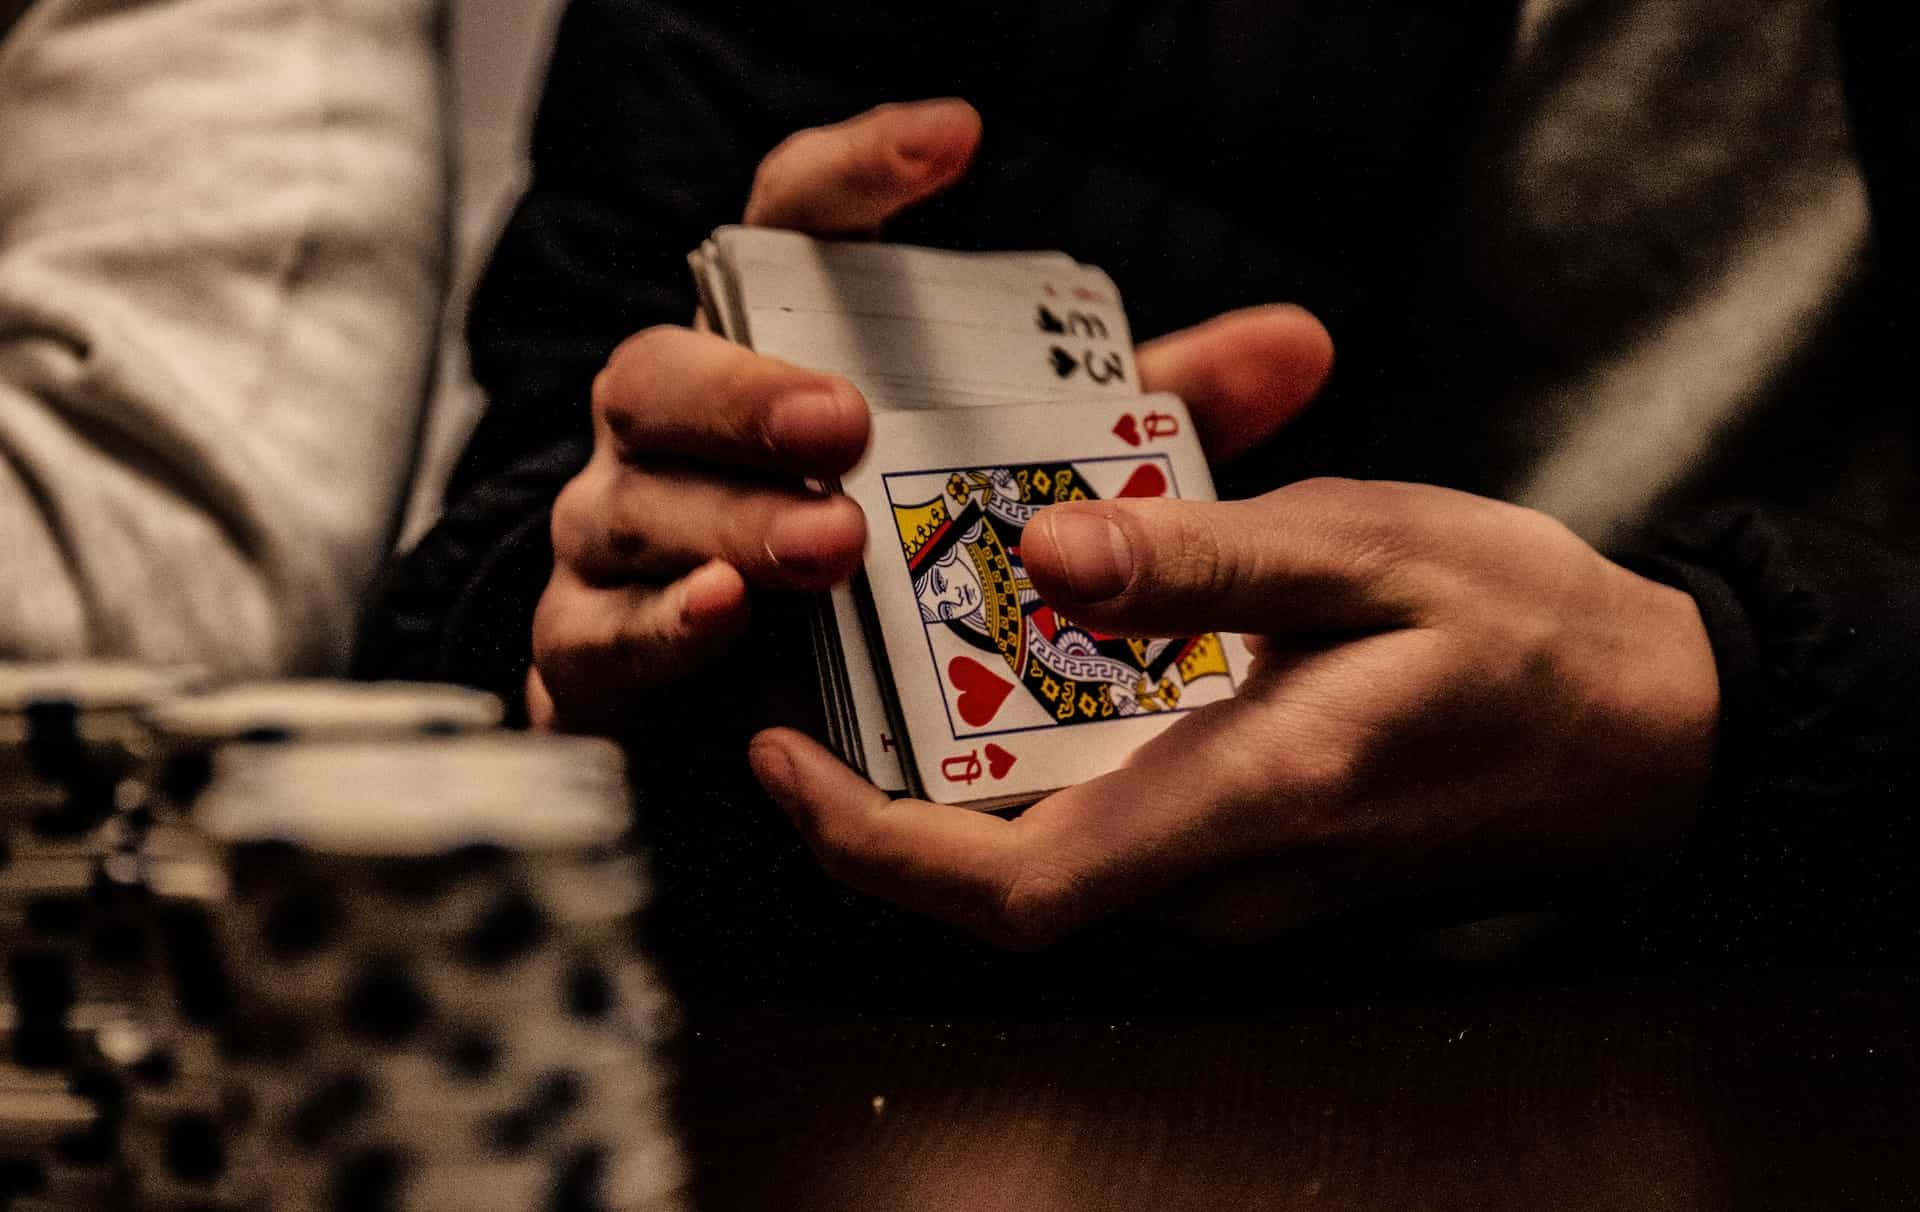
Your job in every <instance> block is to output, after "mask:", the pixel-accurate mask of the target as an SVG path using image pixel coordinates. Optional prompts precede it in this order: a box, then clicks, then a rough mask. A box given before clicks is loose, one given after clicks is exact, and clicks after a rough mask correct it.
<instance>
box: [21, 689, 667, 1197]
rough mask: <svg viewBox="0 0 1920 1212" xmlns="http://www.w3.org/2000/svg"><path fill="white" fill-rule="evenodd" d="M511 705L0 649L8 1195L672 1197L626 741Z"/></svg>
mask: <svg viewBox="0 0 1920 1212" xmlns="http://www.w3.org/2000/svg"><path fill="white" fill-rule="evenodd" d="M500 716H501V708H500V704H499V702H498V700H496V699H493V698H491V697H490V696H486V695H480V694H476V693H473V692H470V691H464V690H459V689H455V688H447V687H437V686H415V685H405V684H392V685H384V686H383V685H373V686H347V685H336V684H332V683H319V682H292V683H263V684H259V685H255V686H243V687H233V688H228V689H224V690H212V691H207V690H203V689H200V688H199V687H198V685H197V684H196V683H195V681H194V678H193V677H192V676H190V675H189V674H188V673H186V672H183V671H167V670H150V669H143V668H140V667H137V666H92V665H72V666H44V665H43V666H0V939H4V941H5V943H6V945H7V956H8V965H7V968H8V974H7V980H8V988H7V994H8V996H7V998H6V999H5V1000H4V1001H0V1041H3V1042H4V1043H5V1045H6V1056H5V1058H0V1206H3V1207H8V1208H22V1207H27V1208H30V1207H37V1206H46V1207H61V1208H77V1207H101V1208H105V1207H110V1206H123V1202H124V1201H128V1200H130V1201H131V1206H136V1207H140V1208H146V1209H160V1210H166V1209H197V1210H200V1212H209V1210H211V1212H242V1210H250V1209H256V1208H272V1209H280V1208H291V1209H307V1208H312V1209H316V1210H318V1209H323V1208H324V1209H333V1208H338V1207H394V1208H434V1209H441V1208H450V1207H458V1208H462V1209H476V1210H485V1209H494V1208H500V1209H506V1208H513V1209H516V1212H517V1210H519V1209H526V1208H556V1209H558V1208H567V1209H572V1208H582V1209H584V1208H595V1209H599V1208H608V1209H656V1208H657V1209H670V1208H676V1207H679V1206H681V1192H682V1191H683V1189H684V1184H685V1172H684V1169H683V1167H682V1165H681V1162H680V1153H679V1146H678V1142H677V1139H676V1137H675V1134H674V1130H673V1127H672V1123H671V1116H670V1114H669V1107H670V1106H671V1081H670V1070H669V1068H668V1066H667V1065H666V1064H664V1063H663V1061H662V1045H663V1044H665V1043H666V1042H667V1041H668V1040H669V1039H670V1037H671V1035H672V1032H673V1030H674V1024H675V1022H676V1018H675V1013H674V1008H673V1004H672V999H671V997H670V996H669V995H668V993H667V991H666V989H665V987H664V986H663V985H662V983H661V982H660V981H659V979H658V978H657V976H656V974H655V973H654V971H653V969H652V967H651V966H650V964H649V963H648V961H647V958H646V956H645V955H644V954H642V953H641V952H640V951H638V950H637V948H636V943H635V941H634V940H635V939H636V938H637V937H639V934H638V932H637V931H636V929H635V923H636V919H637V916H638V915H639V914H640V913H641V912H643V910H644V909H645V906H646V904H647V902H648V900H649V898H650V888H649V884H648V880H647V877H646V871H645V864H644V862H643V861H642V859H641V858H640V856H638V855H636V854H635V853H634V852H633V851H632V850H631V849H630V842H631V837H630V826H631V819H630V816H631V808H630V800H629V792H628V788H627V784H626V777H625V767H624V762H623V760H622V757H621V755H620V752H619V750H618V749H617V748H616V747H614V746H612V745H609V744H606V743H604V742H598V741H589V740H581V739H562V738H549V737H531V736H524V735H517V734H505V733H500V732H497V731H490V730H491V729H494V728H495V727H496V726H497V724H498V722H499V720H500ZM149 787H151V788H153V789H155V791H156V792H157V794H150V793H149V792H148V788H149ZM189 802H191V811H190V812H189V811H188V810H187V809H188V805H189Z"/></svg>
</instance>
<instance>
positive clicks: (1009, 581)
mask: <svg viewBox="0 0 1920 1212" xmlns="http://www.w3.org/2000/svg"><path fill="white" fill-rule="evenodd" d="M690 261H691V264H692V267H693V271H694V279H695V282H696V284H697V285H698V287H699V291H700V298H701V302H702V308H703V310H704V312H705V313H706V318H707V321H708V323H710V324H711V325H712V326H713V327H714V328H715V329H716V330H717V331H719V332H720V333H722V334H723V335H725V336H726V337H728V338H729V339H730V340H733V341H736V342H739V343H740V344H742V345H746V346H748V347H749V348H752V349H754V350H756V351H758V352H760V353H763V354H768V355H770V356H773V357H777V358H781V359H783V360H785V361H788V362H792V363H795V364H797V365H800V366H805V367H809V368H812V369H815V370H822V371H830V372H833V373H836V374H842V375H845V376H846V377H847V378H848V379H850V380H851V381H852V382H853V384H854V385H855V386H856V387H858V388H859V389H860V391H861V392H862V393H863V394H864V395H865V396H866V399H867V402H868V404H869V406H870V407H871V408H872V409H873V412H874V425H873V438H872V442H871V444H870V445H869V447H868V449H867V454H866V457H865V458H864V459H863V460H862V461H861V463H860V464H859V465H858V466H856V467H855V468H854V469H853V470H852V471H851V472H849V473H848V474H847V476H846V478H845V480H844V482H843V483H842V484H841V485H839V487H841V488H842V489H843V490H844V491H845V492H846V493H847V494H848V495H849V496H851V497H852V498H853V499H854V500H856V501H858V502H859V503H860V506H861V508H862V509H863V510H864V511H865V513H866V517H867V528H868V534H867V552H866V562H865V569H864V573H863V574H862V575H861V576H860V577H858V578H856V580H855V581H854V582H853V583H852V584H851V585H846V586H841V587H839V588H837V589H835V590H834V591H833V592H832V593H831V594H830V595H827V596H826V597H824V598H823V599H822V600H821V602H820V603H819V606H818V609H817V610H816V612H815V618H814V628H813V631H814V657H815V662H816V664H817V666H818V670H819V679H820V691H821V698H822V701H823V703H824V705H825V708H826V716H827V720H828V731H829V737H828V739H829V741H830V742H831V744H832V745H833V747H834V748H835V749H836V750H837V751H838V752H839V754H840V755H841V757H843V758H844V759H845V760H846V761H847V762H848V764H850V765H852V766H853V767H855V768H856V769H858V770H860V771H862V772H863V773H864V774H865V775H866V776H867V777H868V778H869V779H871V780H872V781H873V782H874V783H875V784H876V785H878V786H880V787H882V788H884V789H886V790H888V791H893V792H902V791H906V792H911V793H913V794H914V795H917V796H920V797H922V798H926V799H931V800H935V801H938V802H941V803H948V804H961V805H965V806H967V807H974V808H982V809H990V808H998V807H1005V806H1010V805H1014V804H1021V803H1027V802H1030V801H1032V800H1034V799H1037V798H1039V797H1040V796H1042V795H1044V794H1046V793H1047V792H1049V791H1053V790H1055V789H1058V788H1060V787H1064V786H1068V785H1071V784H1073V783H1078V782H1081V781H1084V780H1086V779H1088V778H1092V777H1094V776H1096V775H1099V774H1102V773H1105V772H1107V771H1109V770H1113V769H1115V768H1117V767H1119V766H1120V765H1121V764H1123V763H1124V762H1125V761H1126V759H1127V757H1128V756H1129V755H1130V754H1131V753H1132V752H1133V751H1134V749H1136V748H1137V747H1139V746H1140V745H1141V744H1143V743H1144V742H1145V741H1146V740H1148V739H1149V738H1150V737H1152V736H1153V735H1154V734H1155V733H1157V732H1159V731H1161V730H1162V729H1164V728H1166V727H1167V726H1168V725H1170V724H1172V723H1173V722H1174V720H1176V719H1177V718H1179V715H1180V714H1181V713H1182V712H1185V711H1190V710H1192V709H1194V708H1196V707H1200V706H1204V705H1205V704H1207V703H1211V702H1216V701H1218V700H1220V699H1224V698H1228V697H1230V696H1231V695H1232V694H1233V693H1234V691H1235V689H1236V687H1238V686H1239V684H1240V683H1241V682H1242V681H1243V680H1244V679H1245V677H1246V671H1247V665H1248V660H1249V658H1248V654H1247V650H1246V648H1245V646H1244V644H1243V643H1242V642H1241V639H1240V637H1238V636H1233V635H1203V636H1198V637H1189V638H1181V639H1141V638H1138V637H1131V636H1116V635H1109V634H1106V633H1103V632H1101V631H1099V630H1097V629H1094V628H1091V627H1087V626H1084V625H1082V624H1080V623H1078V622H1077V621H1075V620H1073V619H1071V618H1068V617H1065V616H1062V615H1060V614H1059V613H1057V612H1056V611H1054V610H1053V609H1052V608H1051V607H1050V606H1048V604H1047V603H1046V602H1045V601H1043V600H1042V599H1041V598H1040V595H1039V594H1038V593H1037V592H1036V591H1035V590H1034V588H1033V586H1032V585H1031V583H1030V582H1029V580H1028V578H1027V574H1026V569H1025V567H1024V565H1023V564H1022V563H1021V558H1020V539H1021V535H1022V532H1023V531H1024V528H1025V526H1026V524H1027V522H1028V521H1029V520H1031V519H1032V518H1033V517H1034V516H1035V515H1036V514H1037V513H1039V511H1040V510H1041V509H1043V508H1045V507H1046V506H1048V505H1052V504H1057V503H1062V502H1067V501H1085V500H1102V499H1112V498H1116V497H1162V496H1166V497H1182V498H1185V499H1188V500H1211V499H1212V498H1213V482H1212V479H1211V477H1210V476H1209V474H1208V471H1207V465H1206V460H1205V458H1204V457H1203V456H1202V453H1201V450H1200V444H1199V441H1198V439H1197V437H1196V436H1195V434H1194V431H1193V423H1192V420H1191V418H1190V417H1189V416H1188V415H1187V410H1186V407H1185V405H1183V404H1182V403H1181V402H1180V401H1179V400H1178V399H1177V398H1175V397H1173V396H1169V395H1152V396H1148V395H1142V394H1141V391H1140V385H1139V377H1138V372H1137V370H1136V368H1135V366H1134V359H1133V338H1132V335H1131V333H1130V332H1129V330H1128V327H1127V317H1126V312H1125V311H1124V309H1123V308H1122V307H1121V303H1120V295H1119V291H1118V290H1117V289H1116V288H1115V286H1114V284H1113V281H1112V279H1110V278H1109V277H1108V276H1107V275H1106V274H1105V273H1103V272H1102V271H1100V270H1099V269H1096V268H1094V267H1092V266H1087V265H1082V264H1079V263H1078V262H1076V261H1074V260H1073V259H1072V258H1071V257H1068V256H1067V255H1066V254H1064V253H999V254H964V253H951V252H941V251H936V250H933V249H925V248H912V247H906V246H902V245H889V244H872V243H834V242H823V241H817V240H813V239H810V238H808V237H805V236H800V235H795V234H792V233H788V232H778V231H770V230H764V229H758V228H739V227H730V228H722V229H721V230H719V231H717V232H715V233H714V235H713V238H712V239H710V240H709V241H707V242H706V244H704V245H703V246H702V247H701V248H700V249H699V250H697V251H696V252H695V253H694V254H693V255H692V256H691V258H690Z"/></svg>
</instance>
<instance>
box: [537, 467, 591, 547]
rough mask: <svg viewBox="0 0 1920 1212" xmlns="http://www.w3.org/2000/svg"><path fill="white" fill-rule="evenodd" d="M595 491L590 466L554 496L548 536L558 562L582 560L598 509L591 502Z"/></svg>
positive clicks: (548, 522) (548, 521)
mask: <svg viewBox="0 0 1920 1212" xmlns="http://www.w3.org/2000/svg"><path fill="white" fill-rule="evenodd" d="M595 495H596V494H595V491H594V486H593V484H592V471H591V468H589V469H588V470H585V471H582V472H581V473H580V474H579V475H576V476H574V477H573V479H571V480H568V481H567V483H566V485H565V486H564V487H562V488H561V489H560V495H559V496H557V497H555V498H554V500H553V509H552V511H551V512H550V513H549V514H548V519H547V536H548V538H549V539H550V540H551V542H552V544H553V558H554V561H555V562H556V563H557V564H562V565H572V564H575V563H577V562H578V561H579V559H580V556H581V553H582V552H583V551H584V549H585V547H586V539H587V534H588V531H589V528H590V527H591V526H592V523H593V514H594V510H593V507H592V505H591V503H590V502H591V499H592V498H593V497H594V496H595Z"/></svg>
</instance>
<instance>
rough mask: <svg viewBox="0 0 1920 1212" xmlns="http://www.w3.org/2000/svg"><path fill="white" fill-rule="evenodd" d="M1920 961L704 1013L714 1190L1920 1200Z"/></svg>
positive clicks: (788, 1200) (1160, 1197)
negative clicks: (943, 1010) (1253, 1001)
mask: <svg viewBox="0 0 1920 1212" xmlns="http://www.w3.org/2000/svg"><path fill="white" fill-rule="evenodd" d="M1917 1021H1920V974H1915V973H1910V972H1861V971H1834V972H1823V971H1774V972H1763V973H1750V972H1692V973H1679V974H1672V973H1669V974H1666V975H1660V976H1649V975H1645V974H1635V973H1633V972H1631V971H1623V972H1620V973H1617V974H1612V975H1609V974H1605V973H1601V974H1594V973H1587V974H1584V975H1582V976H1579V977H1577V978H1574V979H1569V978H1567V977H1566V975H1565V974H1564V973H1563V974H1561V975H1559V976H1548V977H1538V976H1536V977H1529V976H1526V975H1524V974H1518V975H1516V974H1515V973H1512V972H1503V971H1500V970H1498V969H1494V970H1490V971H1482V972H1479V973H1477V974H1469V975H1468V976H1467V977H1465V978H1464V979H1452V980H1448V981H1445V982H1442V987H1427V988H1421V987H1419V986H1418V985H1417V984H1416V985H1415V986H1414V987H1407V986H1405V985H1402V986H1401V987H1399V988H1397V989H1395V990H1393V991H1391V992H1381V991H1379V990H1378V989H1375V990H1372V991H1368V990H1365V989H1345V990H1343V989H1339V988H1331V989H1329V988H1321V989H1318V990H1316V991H1314V992H1312V993H1310V994H1308V995H1306V996H1304V997H1301V998H1298V999H1292V1000H1290V999H1288V998H1286V997H1284V996H1282V997H1279V998H1277V999H1275V1000H1274V1001H1273V1003H1272V1004H1269V1005H1263V1006H1257V1007H1256V1006H1240V1007H1236V1008H1232V1009H1227V1010H1222V1009H1218V1008H1213V1009H1209V1010H1207V1011H1206V1012H1204V1013H1183V1012H1177V1011H1176V1012H1155V1013H1152V1014H1150V1015H1119V1016H1107V1015H1103V1014H1100V1013H1098V1012H1097V1011H1088V1010H1085V1009H1076V1010H1074V1011H1072V1012H1071V1013H1064V1014H1056V1013H1048V1014H1045V1015H1040V1016H1031V1017H1025V1018H1021V1017H1007V1016H1002V1015H994V1016H987V1017H959V1018H940V1017H937V1016H927V1015H899V1014H894V1015H881V1016H869V1015H867V1014H865V1013H863V1012H861V1011H860V1010H858V1009H857V1008H850V1007H845V1006H842V1007H838V1008H833V1009H821V1008H814V1009H806V1008H786V1009H779V1010H775V1009H768V1008H764V1007H762V1008H741V1007H734V1008H730V1009H707V1010H695V1011H694V1012H692V1013H691V1015H690V1019H689V1024H688V1033H687V1038H686V1042H685V1044H684V1046H683V1052H684V1056H683V1079H682V1082H683V1094H682V1098H683V1101H684V1104H685V1116H684V1118H685V1121H686V1124H687V1135H688V1142H689V1149H690V1152H691V1153H692V1156H693V1158H694V1161H695V1167H696V1175H697V1182H696V1190H697V1193H698V1197H699V1201H700V1203H699V1206H700V1207H701V1208H704V1209H708V1210H709V1212H726V1210H730V1209H792V1210H795V1212H801V1210H809V1209H822V1210H826V1209H832V1210H835V1212H838V1210H842V1209H885V1210H888V1212H893V1210H900V1212H922V1210H926V1212H932V1210H935V1209H940V1210H945V1209H954V1210H962V1209H964V1210H966V1212H995V1210H1001V1209H1007V1210H1013V1209H1019V1210H1022V1212H1026V1210H1035V1212H1048V1210H1056V1209H1057V1210H1066V1209H1076V1210H1077V1209H1103V1210H1124V1209H1156V1210H1174V1209H1236V1208H1300V1209H1349V1208H1352V1209H1359V1208H1366V1209H1375V1208H1381V1209H1455V1208H1462V1209H1482V1208H1486V1209H1506V1208H1513V1209H1530V1210H1532V1209H1750V1208H1793V1209H1800V1208H1804V1209H1820V1210H1822V1212H1828V1210H1833V1209H1858V1208H1920V1043H1917V1039H1920V1028H1917V1027H1916V1022H1917Z"/></svg>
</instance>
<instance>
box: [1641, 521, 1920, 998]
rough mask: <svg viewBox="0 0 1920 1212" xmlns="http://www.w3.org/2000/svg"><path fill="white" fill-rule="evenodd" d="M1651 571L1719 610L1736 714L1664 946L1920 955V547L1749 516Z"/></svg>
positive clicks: (1680, 535)
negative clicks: (1919, 866) (1919, 868)
mask: <svg viewBox="0 0 1920 1212" xmlns="http://www.w3.org/2000/svg"><path fill="white" fill-rule="evenodd" d="M1631 562H1632V563H1634V565H1635V566H1636V567H1637V568H1638V570H1639V571H1641V572H1644V573H1646V574H1647V575H1650V576H1653V577H1655V578H1656V579H1659V580H1662V581H1665V582H1667V583H1669V584H1672V585H1674V586H1676V587H1677V588H1680V589H1684V590H1685V591H1687V592H1688V593H1690V594H1691V595H1692V596H1693V598H1694V600H1695V601H1696V602H1697V603H1698V604H1699V606H1700V614H1701V618H1702V620H1703V621H1704V622H1705V624H1706V629H1707V633H1708V636H1709V638H1710V639H1711V641H1712V643H1713V648H1714V655H1715V659H1716V662H1717V664H1718V667H1719V673H1720V696H1721V703H1722V711H1721V721H1720V735H1719V741H1718V748H1717V753H1716V760H1715V767H1714V774H1713V779H1712V783H1711V786H1710V790H1709V794H1708V798H1707V803H1706V805H1705V808H1704V810H1703V815H1702V817H1701V819H1700V821H1699V824H1698V826H1697V828H1696V829H1695V831H1694V834H1693V837H1692V839H1691V841H1690V843H1689V845H1688V847H1687V849H1686V850H1685V852H1684V853H1683V854H1682V856H1681V858H1680V860H1679V862H1678V864H1677V865H1676V866H1675V868H1674V869H1672V870H1671V871H1669V872H1667V873H1666V874H1665V876H1664V878H1663V879H1662V881H1661V883H1660V886H1659V887H1658V889H1657V890H1656V892H1655V895H1654V898H1653V904H1652V905H1651V906H1650V908H1651V910H1652V911H1651V912H1650V913H1648V914H1647V920H1648V921H1649V923H1650V929H1651V930H1652V933H1653V936H1654V941H1655V942H1656V944H1657V945H1658V946H1659V948H1660V949H1661V950H1662V951H1665V952H1668V953H1671V954H1675V955H1680V956H1686V957H1690V958H1705V959H1710V960H1718V959H1725V960H1735V961H1748V960H1767V961H1791V962H1802V963H1826V962H1842V963H1853V962H1872V961H1880V962H1885V961H1896V962H1911V961H1913V960H1915V959H1917V958H1920V897H1916V894H1915V883H1914V878H1915V871H1916V867H1915V860H1916V859H1917V858H1920V845H1917V843H1920V626H1917V625H1916V624H1920V548H1917V547H1915V546H1912V545H1901V544H1897V543H1893V542H1889V541H1888V540H1886V539H1883V538H1880V537H1877V536H1875V535H1872V534H1869V533H1867V532H1865V531H1860V530H1854V529H1851V528H1848V527H1843V526H1840V525H1837V524H1831V523H1826V522H1821V521H1818V520H1816V519H1813V518H1810V517H1805V516H1800V515H1793V514H1789V513H1785V512H1782V511H1770V510H1765V509H1760V508H1751V507H1731V508H1725V509H1719V510H1714V511H1711V512H1709V513H1706V514H1703V515H1701V516H1698V517H1696V518H1693V519H1691V520H1689V521H1687V522H1685V523H1683V524H1681V525H1679V526H1676V527H1675V528H1674V529H1673V530H1672V531H1670V532H1669V534H1668V535H1667V536H1666V538H1665V539H1664V540H1663V541H1662V542H1661V544H1660V545H1659V547H1658V549H1657V550H1656V551H1655V552H1654V553H1653V554H1651V555H1649V556H1647V557H1645V558H1643V559H1640V560H1637V561H1631Z"/></svg>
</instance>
